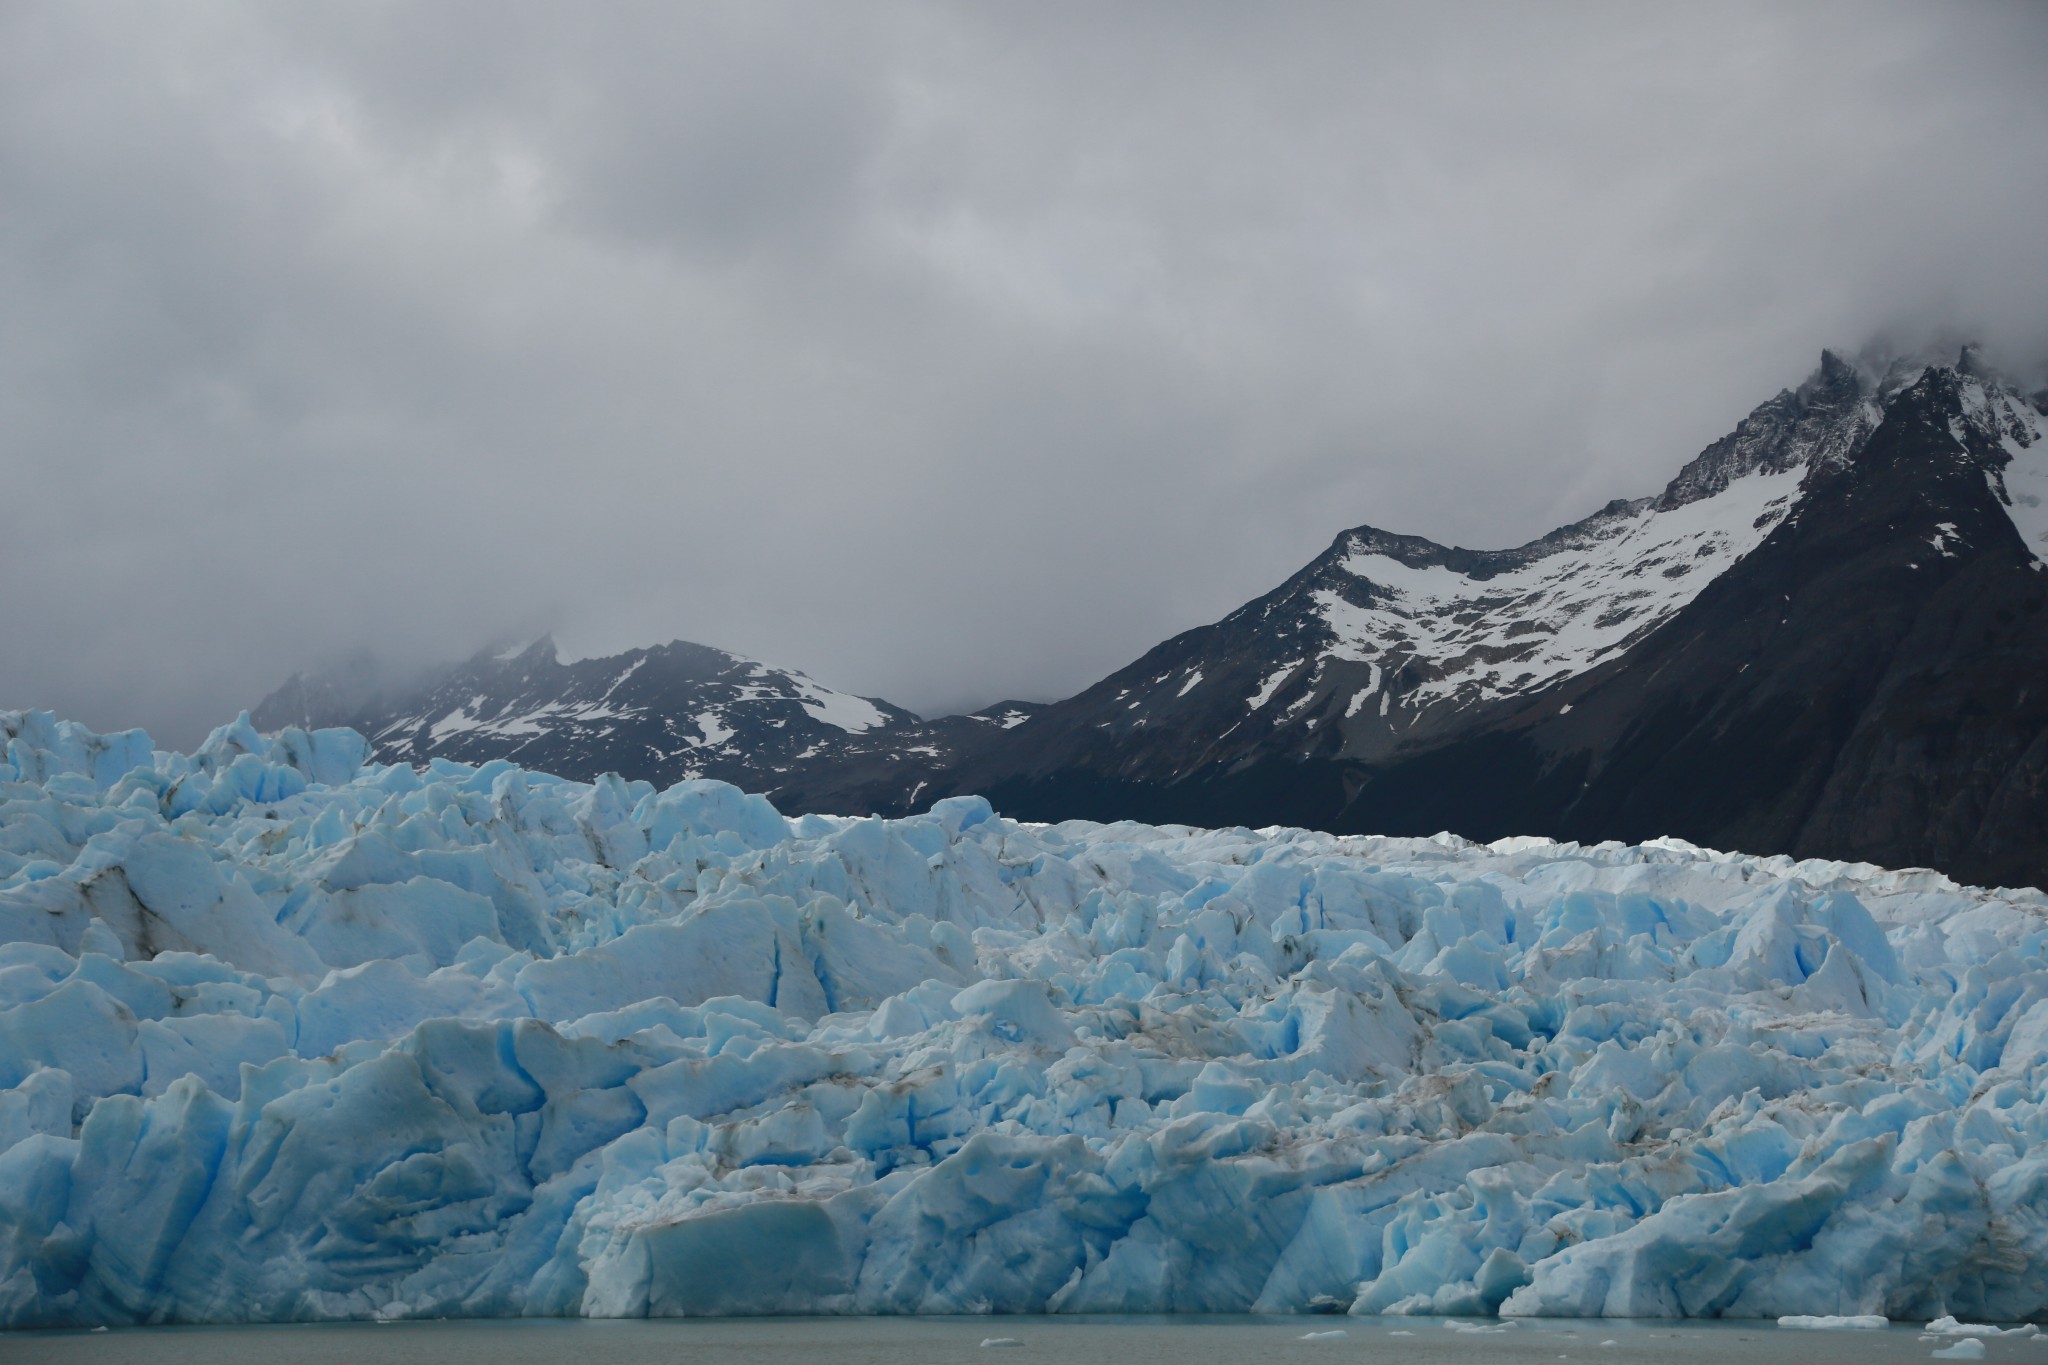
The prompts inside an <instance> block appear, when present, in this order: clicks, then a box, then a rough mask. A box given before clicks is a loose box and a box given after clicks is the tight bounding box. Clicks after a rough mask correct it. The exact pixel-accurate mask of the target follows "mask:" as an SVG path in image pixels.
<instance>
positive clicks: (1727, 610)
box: [869, 350, 2048, 881]
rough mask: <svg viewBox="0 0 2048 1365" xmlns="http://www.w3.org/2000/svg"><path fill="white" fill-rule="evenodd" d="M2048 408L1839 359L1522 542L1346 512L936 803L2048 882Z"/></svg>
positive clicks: (966, 767) (993, 756)
mask: <svg viewBox="0 0 2048 1365" xmlns="http://www.w3.org/2000/svg"><path fill="white" fill-rule="evenodd" d="M2044 401H2048V400H2044V399H2041V398H2039V397H2038V396H2037V397H2036V398H2028V397H2026V396H2024V395H2022V394H2021V393H2020V392H2019V391H2018V390H2017V389H2015V388H2014V387H2012V386H2011V385H2010V384H2007V383H2005V382H2003V381H2001V380H1999V379H1998V378H1996V377H1995V376H1993V375H1991V374H1990V373H1989V372H1988V371H1987V370H1986V369H1985V367H1984V364H1983V362H1982V360H1981V359H1980V358H1979V357H1978V355H1977V354H1976V352H1975V351H1974V350H1966V351H1965V352H1964V353H1963V355H1962V357H1961V358H1960V359H1959V360H1957V361H1955V362H1954V363H1952V364H1925V363H1920V362H1892V363H1889V364H1887V365H1883V366H1871V365H1867V364H1858V363H1856V362H1852V361H1850V360H1847V359H1844V358H1843V357H1841V356H1838V355H1835V354H1833V353H1824V354H1823V356H1822V359H1821V364H1820V366H1819V368H1818V369H1817V370H1816V371H1815V372H1814V374H1813V375H1812V376H1811V377H1810V378H1808V379H1807V380H1806V382H1805V383H1803V384H1801V385H1800V386H1799V387H1798V388H1797V389H1792V390H1787V391H1785V392H1782V393H1780V394H1778V395H1777V396H1776V397H1774V398H1772V399H1771V400H1770V401H1768V402H1766V403H1764V404H1762V405H1761V406H1759V407H1758V408H1757V409H1756V410H1754V411H1753V412H1751V413H1750V414H1749V415H1748V417H1746V418H1745V419H1744V420H1743V421H1742V422H1741V423H1740V424H1739V425H1738V426H1737V427H1736V429H1735V430H1734V431H1733V432H1731V433H1730V434H1729V435H1728V436H1726V437H1724V438H1723V439H1721V440H1720V441H1717V442H1715V443H1714V444H1713V445H1711V446H1709V447H1708V448H1707V449H1706V450H1704V451H1702V452H1701V453H1700V454H1699V455H1698V456H1697V457H1696V458H1695V459H1693V460H1692V461H1690V462H1689V463H1688V464H1686V465H1685V466H1684V468H1683V469H1681V470H1680V471H1679V473H1678V475H1677V476H1676V477H1675V478H1674V479H1672V481H1671V482H1670V484H1669V485H1668V486H1667V487H1666V488H1665V489H1664V491H1663V492H1662V493H1661V494H1659V495H1657V496H1654V497H1648V498H1643V499H1639V500H1636V501H1617V502H1613V503H1610V504H1608V505H1607V506H1606V507H1604V508H1602V509H1601V510H1600V511H1598V512H1596V513H1595V514H1593V515H1592V516H1590V517H1588V518H1586V519H1585V520H1583V521H1579V522H1575V523H1573V524H1571V525H1569V526H1565V527H1561V528H1559V529H1558V530H1556V531H1553V532H1551V533H1550V534H1549V535H1546V536H1544V537H1542V538H1541V539H1539V540H1536V541H1532V542H1531V543H1529V544H1527V545H1523V546H1520V547H1517V548H1515V549H1511V550H1500V551H1474V550H1466V549H1459V548H1454V547H1449V546H1443V545H1438V544H1435V543H1433V542H1431V541H1428V540H1424V539H1421V538H1418V537H1412V536H1402V535H1396V534H1392V533H1390V532H1387V531H1383V530H1380V529H1378V528H1376V527H1371V526H1361V527H1358V528H1356V529H1354V530H1351V531H1347V532H1345V533H1343V534H1342V535H1340V536H1338V537H1337V538H1336V540H1335V542H1334V543H1333V544H1332V545H1331V546H1330V548H1329V549H1328V550H1326V551H1325V552H1324V553H1323V554H1322V555H1320V556H1318V557H1317V558H1316V559H1315V560H1314V561H1313V562H1311V563H1310V564H1309V565H1308V566H1307V567H1306V568H1304V569H1303V570H1302V571H1301V572H1300V573H1298V574H1296V575H1294V577H1292V578H1290V579H1289V580H1288V581H1287V582H1285V583H1283V584H1281V585H1280V586H1279V587H1278V588H1276V589H1275V590H1274V591H1273V592H1271V593H1268V594H1267V595H1266V596H1264V597H1261V598H1259V599H1258V600H1256V601H1254V602H1251V603H1249V604H1247V605H1246V606H1244V607H1242V608H1240V609H1239V610H1237V611H1235V612H1233V613H1231V614H1230V615H1229V616H1227V617H1225V618H1224V619H1223V620H1221V621H1219V622H1217V623H1216V624H1214V625H1211V626H1205V627H1201V628H1199V629H1196V630H1192V631H1188V632H1186V633H1184V634H1182V635H1179V636H1176V637H1174V638H1173V639H1170V640H1168V641H1166V642H1165V643H1163V644H1161V645H1159V646H1157V647H1156V648H1154V649H1153V650H1151V651H1150V652H1149V653H1147V654H1146V655H1145V656H1144V657H1142V658H1141V659H1139V660H1138V661H1137V662H1135V663H1133V664H1131V665H1130V666H1128V667H1126V668H1124V669H1122V670H1120V671H1118V672H1117V673H1115V674H1112V675H1111V676H1110V677H1108V678H1106V679H1104V680H1103V681H1102V682H1100V683H1098V684H1096V685H1095V686H1093V687H1091V688H1089V689H1088V690H1087V691H1085V692H1083V693H1081V694H1079V695H1078V696H1076V697H1073V698H1071V699H1069V700H1067V701H1064V702H1061V703H1058V704H1057V705H1054V706H1052V707H1049V708H1047V709H1046V710H1045V711H1044V712H1043V713H1042V714H1041V715H1039V716H1037V717H1034V718H1033V719H1032V720H1031V721H1029V722H1028V723H1026V724H1024V725H1022V726H1020V727H1018V728H1016V729H1015V730H1012V731H1008V732H1005V733H1003V734H1001V735H994V736H990V737H988V740H987V742H986V743H984V744H983V745H981V746H979V747H978V748H976V749H972V750H970V751H969V752H968V754H967V756H966V757H965V759H964V760H963V761H962V762H961V764H960V765H959V766H958V767H957V768H956V769H955V770H954V771H952V772H949V773H946V774H943V775H941V777H939V778H938V779H936V780H932V781H928V782H927V784H926V786H925V787H924V788H923V789H922V790H921V792H920V798H921V799H923V800H929V799H930V798H931V797H932V796H934V795H945V794H949V793H953V792H967V791H975V792H983V793H986V794H988V795H989V796H991V797H992V798H993V799H995V800H996V802H997V804H998V806H999V807H1000V808H1002V809H1004V810H1005V811H1007V812H1010V813H1012V814H1015V815H1018V816H1022V817H1029V818H1056V817H1064V816H1089V817H1092V818H1098V819H1115V818H1134V819H1148V820H1158V821H1164V820H1172V821H1185V822H1189V823H1199V824H1211V825H1215V824H1248V825H1255V826H1262V825H1268V824H1276V823H1296V824H1304V825H1310V826H1314V827H1319V828H1325V829H1333V830H1339V831H1354V830H1355V831H1366V830H1370V831H1373V832H1379V833H1389V834H1392V833H1429V832H1432V831H1434V830H1437V829H1446V828H1448V829H1451V830H1455V831H1457V832H1459V833H1461V834H1465V835H1468V836H1471V837H1481V838H1493V837H1498V836H1501V835H1507V834H1519V833H1532V834H1552V835H1560V836H1567V837H1576V838H1583V839H1589V840H1599V839H1607V838H1625V839H1642V838H1651V837H1656V836H1658V835H1662V834H1677V835H1683V836H1685V837H1688V838H1694V839H1698V840H1701V841H1702V842H1708V843H1714V844H1717V845H1719V846H1723V847H1739V848H1743V849H1745V850H1751V851H1756V852H1781V851H1797V852H1803V853H1817V854H1831V855H1836V856H1856V857H1868V858H1871V859H1873V860H1877V861H1883V862H1887V863H1889V864H1892V865H1898V864H1901V863H1931V864H1935V865H1938V866H1943V867H1945V868H1949V869H1951V870H1959V874H1960V875H1968V876H1973V877H1979V878H1984V879H1989V880H2000V879H2003V880H2008V881H2017V880H2036V881H2038V880H2043V879H2044V878H2048V847H2044V845H2048V840H2043V839H2042V838H2041V837H2040V836H2039V835H2038V834H2037V833H2035V832H2034V831H2038V830H2039V829H2042V828H2048V617H2043V616H2042V615H2041V614H2040V612H2041V609H2042V605H2043V601H2044V599H2048V576H2044V574H2043V573H2042V562H2041V557H2042V556H2043V555H2044V554H2048V510H2044V501H2048V442H2044V440H2043V437H2044V428H2048V423H2044V420H2043V416H2042V408H2041V406H2040V404H2041V403H2042V402H2044ZM1937 696H1938V697H1941V698H1943V699H1944V700H1943V702H1942V703H1941V705H1940V706H1939V707H1938V708H1936V709H1928V707H1927V700H1926V699H1930V698H1933V697H1937ZM1915 698H1919V699H1921V700H1920V701H1917V702H1916V701H1915V700H1914V699H1915ZM1681 758H1683V759H1684V761H1683V762H1681ZM869 800H870V803H871V804H873V805H875V806H877V807H879V808H882V809H889V810H892V811H895V810H904V809H908V808H909V805H910V803H909V802H907V801H904V800H902V799H901V797H900V796H898V797H897V798H896V799H895V802H894V804H892V803H891V799H890V795H889V794H888V793H885V792H882V791H879V790H878V791H875V792H872V793H870V794H869Z"/></svg>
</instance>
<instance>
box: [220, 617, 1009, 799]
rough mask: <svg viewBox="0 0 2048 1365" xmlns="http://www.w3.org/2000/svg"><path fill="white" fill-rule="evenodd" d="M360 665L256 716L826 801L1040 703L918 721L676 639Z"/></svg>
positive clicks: (416, 750)
mask: <svg viewBox="0 0 2048 1365" xmlns="http://www.w3.org/2000/svg"><path fill="white" fill-rule="evenodd" d="M367 671H368V670H367V669H366V667H364V666H358V667H357V668H356V669H354V670H353V672H352V673H351V674H350V675H348V676H345V677H343V678H341V679H339V680H336V679H333V678H330V677H328V676H325V675H317V674H298V675H294V676H293V677H292V678H291V679H289V680H288V681H287V682H286V683H285V684H284V685H283V686H282V687H280V688H279V689H278V690H277V691H275V692H273V693H272V694H271V695H270V696H269V697H267V698H265V699H264V700H263V702H262V704H261V705H259V706H258V707H257V708H256V709H255V710H254V711H253V712H251V719H252V720H253V721H254V722H255V724H256V726H257V727H258V728H259V729H263V730H269V731H275V730H280V729H283V728H284V727H286V726H288V725H300V726H308V727H312V726H321V725H348V726H352V727H354V728H355V729H358V730H361V731H362V732H363V733H364V734H365V735H367V736H369V738H370V741H371V743H372V745H373V746H374V749H375V752H376V754H377V756H378V757H379V758H380V759H382V760H383V761H385V762H389V763H410V764H414V765H421V764H425V763H428V762H430V761H432V760H433V759H436V758H445V759H452V760H454V761H456V762H459V763H486V762H489V761H490V760H492V759H497V758H505V759H511V760H513V761H514V762H517V763H519V764H521V765H523V766H525V767H529V768H534V769H538V770H540V771H543V772H551V773H557V774H560V775H561V776H564V777H572V778H576V779H579V780H585V781H587V780H589V779H590V778H593V777H595V776H597V775H598V774H600V773H605V772H617V773H623V774H624V775H626V776H627V777H630V778H639V779H644V780H646V781H650V782H653V783H656V784H657V785H661V786H666V785H668V784H669V783H672V782H679V781H682V780H683V779H685V778H692V777H714V778H718V779H720V780H722V781H727V782H732V783H735V784H737V785H739V786H743V787H746V788H747V789H748V790H750V791H761V792H766V793H768V794H769V795H770V796H772V797H774V798H775V799H776V800H777V801H778V803H780V804H782V805H784V806H785V807H786V808H788V809H792V810H797V809H813V808H817V807H818V805H819V801H820V799H824V800H826V802H827V803H828V804H829V803H830V795H831V793H832V792H834V791H835V790H836V787H835V786H834V784H843V783H859V784H862V785H872V784H874V783H876V782H878V781H880V780H881V779H882V778H883V777H884V776H885V775H886V776H887V777H888V779H889V780H890V781H894V782H899V783H900V782H902V781H904V780H905V779H904V775H905V774H908V773H911V772H914V771H919V770H924V769H927V768H928V769H931V770H933V771H936V770H938V769H940V768H943V767H947V766H950V765H951V764H952V763H953V762H955V761H956V760H957V758H958V756H959V751H960V750H961V749H962V748H963V747H964V746H965V745H967V744H968V743H970V742H972V741H974V740H976V739H978V738H979V736H980V734H981V732H997V731H1000V730H1001V729H1002V727H1003V726H1005V725H1015V724H1017V723H1018V722H1019V721H1021V720H1022V719H1024V718H1025V717H1027V716H1029V715H1030V714H1031V713H1032V712H1034V711H1035V710H1036V709H1037V708H1036V707H1033V706H1031V705H1030V704H1028V703H1021V702H1013V703H1005V704H1002V705H998V706H993V707H989V708H987V709H986V710H984V711H981V712H977V713H975V714H974V715H972V716H947V717H943V718H941V719H939V720H934V721H926V720H922V719H920V718H919V717H917V716H915V715H913V714H912V713H910V712H908V711H906V710H904V709H903V708H902V707H900V706H892V705H890V704H889V703H888V702H885V701H879V700H876V699H873V698H869V697H856V696H852V695H850V694H848V693H844V692H835V691H833V690H831V689H830V688H827V687H822V686H820V685H819V684H817V683H815V682H813V681H812V680H811V679H810V678H808V677H805V676H804V675H803V674H801V673H792V672H787V671H784V670H781V669H775V668H770V667H768V666H767V665H766V664H761V663H756V662H754V661H753V660H750V659H742V658H740V657H738V656H737V655H732V654H728V653H726V652H725V651H724V650H720V649H713V648H710V647H709V646H707V645H698V644H691V643H689V642H688V641H684V640H677V641H675V642H673V643H670V644H666V645H658V646H655V647H653V648H651V649H635V650H631V651H628V652H627V653H624V654H618V655H612V656H609V657H606V658H594V659H579V660H575V661H572V662H566V663H565V662H563V661H562V660H561V659H560V658H559V657H558V655H557V653H556V650H555V645H554V641H553V640H551V639H548V638H542V639H540V640H536V641H533V642H531V643H529V644H522V645H518V646H514V647H512V648H507V649H498V650H487V651H484V652H482V653H480V654H477V655H476V656H475V657H473V658H471V659H469V660H467V661H465V662H463V663H461V664H459V665H457V666H455V667H454V668H451V669H446V670H443V671H441V672H439V673H436V674H433V675H430V676H428V677H427V678H426V679H424V680H423V681H420V682H417V683H415V684H413V685H411V686H407V687H401V688H399V689H396V690H395V691H389V692H372V693H370V694H369V695H368V696H366V697H363V696H362V694H363V693H364V691H365V686H364V684H363V683H362V682H361V680H360V679H361V677H362V676H363V675H364V674H365V673H367ZM357 697H362V699H361V700H356V698H357ZM914 786H915V779H914V778H912V779H910V787H906V788H905V790H906V791H907V790H909V789H910V788H912V787H914Z"/></svg>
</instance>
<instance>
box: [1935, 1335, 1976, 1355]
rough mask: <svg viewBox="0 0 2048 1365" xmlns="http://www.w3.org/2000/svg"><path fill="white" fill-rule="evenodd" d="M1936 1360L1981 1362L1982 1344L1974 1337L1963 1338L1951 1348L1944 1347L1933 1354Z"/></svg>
mask: <svg viewBox="0 0 2048 1365" xmlns="http://www.w3.org/2000/svg"><path fill="white" fill-rule="evenodd" d="M1933 1355H1934V1358H1935V1359H1936V1360H1982V1359H1983V1358H1984V1343H1983V1342H1982V1341H1980V1340H1979V1339H1977V1338H1976V1337H1964V1338H1963V1339H1962V1340H1961V1341H1958V1342H1957V1343H1956V1344H1955V1345H1953V1346H1944V1347H1943V1348H1942V1349H1941V1350H1939V1351H1935V1352H1934V1353H1933Z"/></svg>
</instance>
